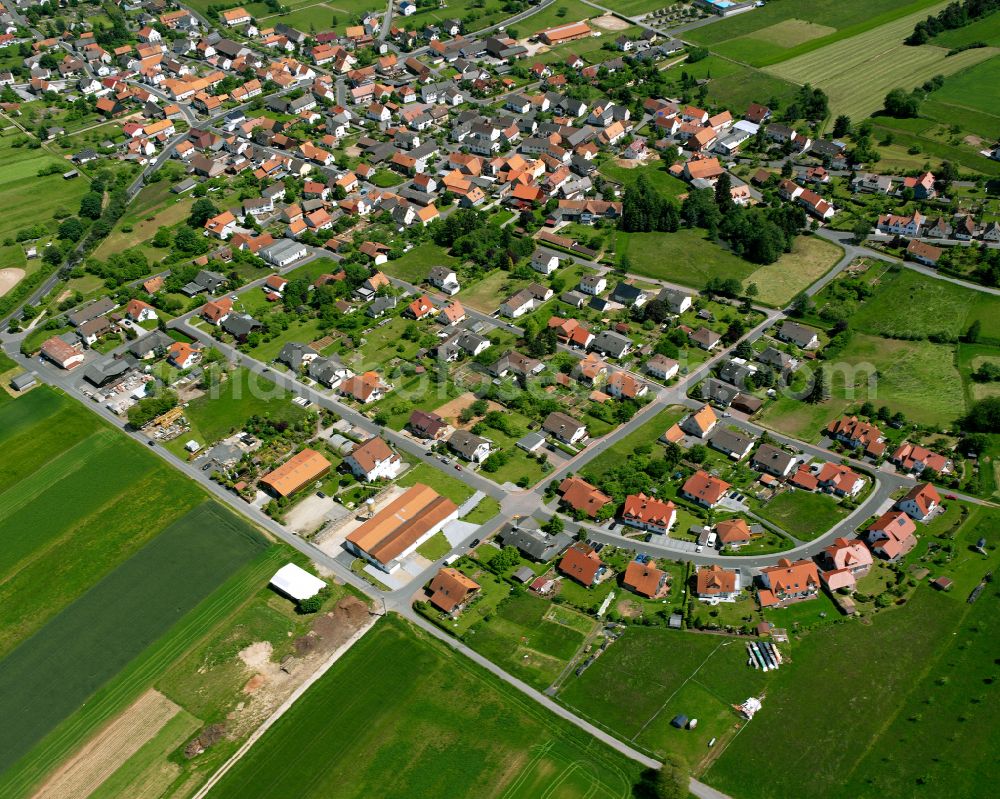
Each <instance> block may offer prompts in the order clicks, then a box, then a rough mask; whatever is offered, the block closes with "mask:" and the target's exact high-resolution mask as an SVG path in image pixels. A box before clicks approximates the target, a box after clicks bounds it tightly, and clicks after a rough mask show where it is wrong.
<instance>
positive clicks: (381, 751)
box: [209, 615, 639, 799]
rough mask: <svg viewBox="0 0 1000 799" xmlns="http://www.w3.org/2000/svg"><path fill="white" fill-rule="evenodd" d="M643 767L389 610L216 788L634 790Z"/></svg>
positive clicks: (239, 793)
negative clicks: (472, 732)
mask: <svg viewBox="0 0 1000 799" xmlns="http://www.w3.org/2000/svg"><path fill="white" fill-rule="evenodd" d="M386 697H391V701H388V702H387V701H386ZM470 730H474V733H475V734H470ZM296 763H303V764H305V763H308V764H309V767H308V768H298V767H294V764H296ZM638 771H639V768H638V766H637V765H636V764H634V763H632V762H630V761H628V760H627V759H625V758H624V757H622V756H620V755H618V754H617V753H615V752H613V751H612V750H610V749H607V748H605V747H604V746H603V745H602V744H600V743H598V742H597V741H596V740H595V739H593V738H590V737H589V736H587V735H585V734H584V733H581V732H579V731H578V730H577V729H576V728H574V727H572V726H571V725H569V724H567V723H565V722H563V721H561V720H559V719H557V718H556V717H555V716H552V715H550V714H548V713H547V712H546V711H544V710H542V709H541V708H539V707H538V706H537V705H535V704H534V702H533V701H532V700H530V699H528V698H526V697H524V696H523V695H521V694H520V692H518V691H517V690H516V689H514V688H511V687H509V686H507V685H505V684H503V683H501V682H500V681H499V680H497V679H496V678H494V677H493V676H492V675H489V674H487V673H486V672H485V671H483V670H481V669H480V668H479V667H477V666H475V665H474V664H472V663H471V662H470V661H468V660H467V659H465V658H464V657H463V656H461V655H459V654H457V653H455V652H453V651H452V650H450V649H448V648H446V646H445V645H444V644H441V643H439V642H437V641H434V640H431V639H430V638H429V637H428V635H427V634H426V633H424V632H422V631H419V630H417V629H416V628H414V627H412V626H411V625H410V624H408V623H407V622H405V621H403V620H402V619H400V618H399V617H397V616H394V615H389V616H387V617H385V618H384V619H382V620H381V621H380V622H379V623H378V626H377V627H376V628H375V629H374V630H372V631H371V632H369V633H368V634H367V635H366V636H365V637H364V638H363V639H362V640H361V641H359V642H358V643H357V644H355V645H354V647H353V648H352V649H351V650H350V652H348V653H347V654H346V655H345V656H344V657H342V658H341V659H340V660H339V661H338V662H337V663H336V664H335V665H334V666H333V667H332V668H331V669H330V671H329V672H327V674H326V675H324V676H323V677H322V678H321V679H320V680H319V681H318V682H316V684H315V685H313V686H312V687H311V688H310V689H309V691H308V692H307V693H306V694H305V696H304V697H303V698H302V699H300V700H299V701H298V702H296V704H295V705H294V706H292V708H291V709H290V710H289V711H288V712H287V713H286V714H285V715H284V716H282V718H281V719H280V720H279V721H278V722H277V723H276V724H275V725H274V726H273V727H272V728H271V729H270V730H269V731H268V732H267V733H266V734H265V735H264V736H263V737H262V738H261V739H260V741H259V742H258V743H257V744H256V745H255V746H254V747H253V748H252V749H251V750H250V751H249V752H248V753H247V754H246V755H245V756H244V757H243V759H242V760H240V762H239V763H237V764H236V766H235V767H234V768H233V769H232V770H231V771H230V772H229V773H228V774H227V775H226V776H225V777H224V778H223V779H222V780H221V781H220V782H219V783H218V784H217V785H216V786H215V788H214V789H213V790H212V791H211V792H210V794H209V796H210V797H211V799H226V797H244V796H247V795H248V793H252V794H266V795H283V796H296V797H298V799H313V798H314V797H324V799H332V797H338V796H345V797H346V796H376V795H394V796H401V795H405V796H410V797H413V799H424V798H425V797H426V798H428V799H429V798H430V797H437V796H441V795H442V794H443V793H447V794H448V795H449V796H455V797H466V796H467V797H497V796H505V797H511V799H520V798H521V797H525V799H527V797H537V796H542V795H548V796H553V797H560V796H564V797H570V796H592V797H595V799H611V798H612V797H618V798H620V799H625V798H626V797H628V796H631V795H632V788H633V785H634V784H635V783H636V781H637V778H638Z"/></svg>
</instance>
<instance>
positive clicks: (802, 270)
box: [745, 236, 843, 307]
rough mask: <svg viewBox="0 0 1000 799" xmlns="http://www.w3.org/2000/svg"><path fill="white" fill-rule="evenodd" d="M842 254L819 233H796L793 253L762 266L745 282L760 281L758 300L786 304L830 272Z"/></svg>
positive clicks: (768, 303) (780, 305)
mask: <svg viewBox="0 0 1000 799" xmlns="http://www.w3.org/2000/svg"><path fill="white" fill-rule="evenodd" d="M842 255H843V251H842V250H841V249H840V248H839V247H838V246H837V245H836V244H833V243H831V242H829V241H827V240H826V239H821V238H820V237H819V236H796V238H795V243H794V244H793V245H792V251H791V252H788V253H784V254H783V255H782V256H781V257H780V258H779V259H778V260H777V261H775V262H774V263H773V264H767V265H765V266H760V267H758V268H757V269H756V270H755V271H754V272H753V273H752V274H751V275H750V277H748V278H747V279H746V281H745V282H746V283H756V284H757V289H758V292H759V293H758V294H757V297H756V301H757V302H762V303H764V304H765V305H774V306H776V307H782V306H784V305H786V304H787V303H789V302H791V301H792V298H793V297H795V295H796V294H798V293H799V292H800V291H803V290H804V289H806V288H808V287H809V286H811V285H812V284H813V283H815V282H816V281H817V280H819V279H820V278H821V277H823V275H825V274H826V273H827V272H829V271H830V270H831V269H832V268H833V267H834V266H835V265H836V263H837V261H839V260H840V258H841V256H842Z"/></svg>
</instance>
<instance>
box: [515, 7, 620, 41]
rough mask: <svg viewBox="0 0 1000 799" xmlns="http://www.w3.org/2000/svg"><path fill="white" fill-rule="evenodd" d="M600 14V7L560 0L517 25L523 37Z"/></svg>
mask: <svg viewBox="0 0 1000 799" xmlns="http://www.w3.org/2000/svg"><path fill="white" fill-rule="evenodd" d="M563 9H564V10H565V12H564V13H563V14H562V16H560V15H559V11H560V10H563ZM599 16H601V12H600V11H599V10H598V9H596V8H594V7H593V6H588V5H586V4H585V3H582V2H580V0H558V2H555V3H552V4H551V5H549V6H546V7H545V8H543V9H542V10H541V11H539V12H538V13H537V14H532V15H531V16H530V17H528V18H527V19H526V20H524V22H522V23H520V24H518V25H516V26H515V27H517V28H518V32H521V29H523V31H524V32H523V33H521V36H522V37H523V36H528V35H534V34H536V33H541V32H542V31H543V30H546V29H548V28H558V27H561V26H562V25H568V24H569V23H571V22H576V21H577V20H581V19H590V18H591V17H599ZM591 27H593V26H591ZM605 33H606V32H605ZM616 35H617V34H616Z"/></svg>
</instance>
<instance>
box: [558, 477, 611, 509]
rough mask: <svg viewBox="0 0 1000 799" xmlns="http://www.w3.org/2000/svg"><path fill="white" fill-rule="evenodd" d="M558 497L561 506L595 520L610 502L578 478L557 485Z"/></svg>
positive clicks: (570, 478)
mask: <svg viewBox="0 0 1000 799" xmlns="http://www.w3.org/2000/svg"><path fill="white" fill-rule="evenodd" d="M559 496H560V497H561V499H560V501H561V503H562V504H563V505H565V506H567V507H569V508H571V509H573V510H575V511H578V512H579V513H583V514H586V515H587V516H589V517H590V518H591V519H593V518H595V517H596V516H597V514H598V513H600V511H601V509H602V508H603V507H604V506H605V505H607V504H608V503H609V502H611V501H612V500H611V497H609V496H608V495H607V494H605V493H604V492H602V491H600V490H599V489H598V488H597V487H596V486H592V485H591V484H590V483H588V482H587V481H586V480H582V479H581V478H579V477H567V478H565V479H564V480H563V481H562V482H561V483H560V484H559Z"/></svg>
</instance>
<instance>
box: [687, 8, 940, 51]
mask: <svg viewBox="0 0 1000 799" xmlns="http://www.w3.org/2000/svg"><path fill="white" fill-rule="evenodd" d="M934 6H940V7H942V8H943V7H944V4H943V3H941V2H940V0H912V1H911V2H909V3H906V4H904V5H901V4H900V2H899V0H871V2H866V0H843V2H837V0H811V2H809V3H808V4H804V3H768V4H767V5H765V6H764V7H763V8H757V9H754V10H753V11H752V12H750V13H748V14H739V15H737V16H735V17H729V18H728V19H722V20H719V21H718V22H713V23H712V24H711V25H705V26H704V27H701V28H695V29H694V30H691V31H688V32H687V33H685V38H689V39H691V41H694V42H697V43H698V44H703V45H706V46H707V47H709V48H711V49H712V50H715V51H717V52H719V53H721V54H722V55H725V56H728V57H730V58H737V59H739V60H745V61H746V62H747V63H749V64H754V65H758V66H763V65H765V64H774V63H777V62H779V61H782V60H785V59H788V58H792V57H794V56H797V55H801V54H802V53H807V52H809V51H810V50H815V49H816V48H817V47H821V46H823V45H825V44H829V43H831V42H834V41H838V40H840V39H846V38H848V37H850V36H856V35H858V34H860V33H864V32H865V31H868V30H871V29H872V28H875V27H877V26H879V25H883V24H886V23H888V22H892V21H893V20H895V19H898V18H900V17H902V16H908V15H911V14H913V13H917V12H920V13H922V14H923V15H924V16H926V15H927V14H929V13H933V12H934V11H935V10H936V9H935V8H934ZM802 17H808V20H804V19H802ZM789 22H790V23H791V24H789ZM820 26H822V27H825V28H832V29H833V30H832V31H830V32H829V33H825V34H823V35H820V36H815V35H809V34H815V33H818V28H819V27H820ZM768 29H771V30H770V31H769V30H768ZM807 35H808V38H803V37H806V36H807ZM796 38H798V39H799V41H797V42H796V41H795V39H796ZM769 39H770V40H771V41H768V40H769ZM781 42H787V44H780V43H781ZM754 44H755V45H756V47H753V46H752V45H754ZM779 45H780V46H779ZM730 47H731V48H732V50H730ZM748 59H749V60H748Z"/></svg>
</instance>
